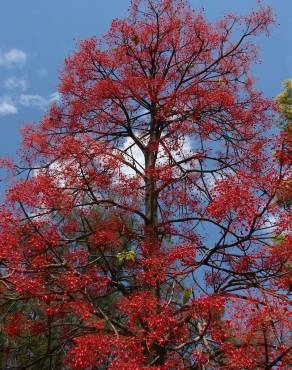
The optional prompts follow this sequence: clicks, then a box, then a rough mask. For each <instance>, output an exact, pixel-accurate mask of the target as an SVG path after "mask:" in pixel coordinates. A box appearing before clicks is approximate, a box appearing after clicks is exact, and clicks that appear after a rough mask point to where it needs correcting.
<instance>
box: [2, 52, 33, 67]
mask: <svg viewBox="0 0 292 370" xmlns="http://www.w3.org/2000/svg"><path fill="white" fill-rule="evenodd" d="M26 58H27V56H26V53H25V52H24V51H23V50H20V49H14V48H13V49H9V50H7V51H5V52H0V66H4V67H8V68H9V67H22V66H23V65H24V64H25V62H26Z"/></svg>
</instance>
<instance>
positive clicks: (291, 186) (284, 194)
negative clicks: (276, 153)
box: [277, 80, 292, 207]
mask: <svg viewBox="0 0 292 370" xmlns="http://www.w3.org/2000/svg"><path fill="white" fill-rule="evenodd" d="M283 87H284V90H283V91H282V92H281V93H280V94H279V95H278V96H277V103H278V106H279V110H280V114H281V116H282V124H281V130H282V132H281V140H282V146H283V150H282V152H281V153H282V156H281V157H280V158H279V159H280V161H284V162H287V163H289V164H291V158H292V149H291V146H292V80H286V81H284V82H283ZM291 194H292V183H291V179H289V178H288V179H287V181H286V182H284V184H283V186H282V187H281V189H279V191H278V194H277V196H278V200H279V203H280V204H281V205H282V206H284V207H290V206H291V204H292V195H291Z"/></svg>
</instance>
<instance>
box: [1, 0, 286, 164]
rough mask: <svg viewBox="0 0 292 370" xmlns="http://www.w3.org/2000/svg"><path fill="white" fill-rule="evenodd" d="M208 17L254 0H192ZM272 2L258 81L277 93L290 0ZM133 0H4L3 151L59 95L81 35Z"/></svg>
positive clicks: (246, 7) (12, 151)
mask: <svg viewBox="0 0 292 370" xmlns="http://www.w3.org/2000/svg"><path fill="white" fill-rule="evenodd" d="M190 3H191V4H192V6H193V7H196V8H202V7H203V8H204V10H205V13H206V16H207V18H209V19H210V20H213V19H217V18H219V17H221V16H223V15H224V13H226V12H227V11H235V12H239V13H247V12H248V11H250V10H251V9H252V8H255V7H256V6H257V1H256V0H236V1H235V0H220V1H219V0H217V1H216V0H191V1H190ZM262 3H263V4H269V5H271V6H272V7H273V8H274V11H275V13H276V16H277V25H276V26H274V27H273V28H272V35H271V37H270V38H268V39H264V38H259V39H258V43H259V45H260V47H261V58H262V64H260V65H256V66H255V67H254V75H255V77H256V78H257V79H258V82H257V85H258V87H259V88H260V89H262V90H263V91H264V93H265V94H266V95H267V96H270V97H272V96H275V95H276V94H277V93H278V92H279V90H280V88H281V81H282V80H283V79H286V78H290V77H292V48H291V46H292V42H291V40H292V27H291V25H292V1H290V0H263V1H262ZM128 5H129V0H106V1H105V0H82V1H81V0H50V1H39V0H25V1H20V0H1V6H0V35H1V37H0V126H1V135H0V156H12V157H15V156H16V152H17V149H18V143H19V140H20V135H19V129H20V128H21V127H22V126H23V125H24V124H25V123H26V122H32V121H33V122H35V121H38V120H40V119H41V117H42V115H43V114H44V112H45V109H46V107H47V106H48V104H49V103H50V102H51V101H52V100H53V99H54V98H55V97H56V90H57V84H58V74H59V71H60V70H61V69H62V63H63V60H64V58H65V57H66V56H67V55H68V54H69V53H71V52H72V51H73V50H74V47H75V44H76V41H77V40H80V39H84V38H87V37H89V36H92V35H97V36H99V35H101V34H102V33H103V32H105V31H106V30H107V28H108V27H109V25H110V22H111V20H112V19H113V18H117V17H123V16H124V15H125V14H126V12H127V8H128Z"/></svg>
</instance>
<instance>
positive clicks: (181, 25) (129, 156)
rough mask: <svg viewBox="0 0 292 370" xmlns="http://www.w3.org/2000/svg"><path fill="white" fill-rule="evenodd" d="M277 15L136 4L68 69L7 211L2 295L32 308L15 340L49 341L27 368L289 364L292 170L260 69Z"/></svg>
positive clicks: (28, 135) (25, 149) (30, 139)
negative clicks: (256, 67) (286, 192)
mask: <svg viewBox="0 0 292 370" xmlns="http://www.w3.org/2000/svg"><path fill="white" fill-rule="evenodd" d="M272 21H273V16H272V12H271V9H270V8H260V9H259V10H257V11H254V12H252V13H251V14H250V15H247V16H244V17H239V16H237V15H227V16H226V17H224V18H223V19H222V20H220V21H219V22H217V23H215V24H210V23H208V22H207V21H206V20H205V18H204V16H203V14H201V13H200V12H196V11H193V10H192V9H190V7H189V5H188V4H187V2H186V1H184V0H160V1H158V0H144V1H142V0H141V1H138V0H134V1H132V3H131V7H130V10H129V17H128V18H127V19H124V20H114V21H113V23H112V26H111V28H110V30H109V31H108V32H107V33H106V34H105V35H104V36H103V37H102V38H101V39H100V40H97V39H96V38H91V39H88V40H85V41H82V42H81V43H80V45H79V47H78V50H77V51H76V52H75V53H74V54H73V55H72V56H70V57H68V58H67V59H66V61H65V68H64V71H63V72H62V74H61V81H60V87H59V92H60V94H61V102H60V103H58V104H53V105H52V106H51V108H50V110H49V112H48V114H47V115H46V116H45V117H44V118H43V120H42V121H41V122H40V123H39V124H37V125H29V126H27V127H26V128H25V129H24V130H23V142H22V152H21V153H22V157H21V161H20V163H19V164H18V165H17V166H16V165H11V166H10V167H11V170H12V171H14V172H17V174H18V175H20V179H18V180H17V181H16V182H14V184H12V185H11V187H10V188H9V190H8V192H7V200H6V204H5V205H3V207H2V210H1V218H0V231H1V237H0V243H1V248H0V250H1V256H0V258H1V261H2V266H3V267H2V274H3V275H2V278H1V280H0V281H1V282H2V283H3V290H2V301H3V302H20V303H21V304H24V303H27V304H29V305H30V306H29V307H30V308H29V309H28V310H27V311H24V312H19V310H16V312H13V313H10V312H8V313H7V314H5V315H4V318H3V320H4V322H3V324H2V326H3V329H4V331H5V333H6V335H7V336H8V338H9V337H10V338H12V339H11V341H13V340H15V342H16V343H20V342H19V338H20V339H21V337H23V336H25V337H26V339H27V340H30V338H31V340H36V341H37V340H38V338H39V337H41V336H45V338H46V346H45V347H44V348H41V349H40V350H39V351H37V352H36V353H31V351H30V352H28V353H29V356H27V358H26V359H25V364H22V365H21V368H22V369H23V368H33V366H35V367H36V368H40V367H41V368H44V369H53V368H62V369H63V368H67V367H68V368H72V369H148V368H149V369H151V368H153V369H161V370H162V369H231V370H232V369H234V370H236V369H238V370H239V369H272V368H276V367H277V368H279V369H280V368H283V369H285V368H287V367H288V364H289V361H290V362H291V355H290V347H289V346H290V344H289V329H290V328H291V321H290V320H289V306H288V305H289V300H288V298H289V286H291V285H289V279H290V275H289V269H287V266H288V265H289V263H291V230H290V229H289V227H290V223H291V215H290V214H289V213H288V211H287V209H285V208H284V209H283V208H281V207H279V205H278V202H277V196H276V194H277V191H278V189H279V188H281V186H282V184H283V183H285V182H286V181H287V179H288V178H289V177H291V170H290V169H289V166H288V165H289V163H288V161H282V160H279V158H281V156H283V147H282V146H281V139H277V140H276V139H274V138H271V137H269V129H270V127H271V125H272V124H273V122H274V120H275V119H276V116H275V106H274V103H273V101H271V100H269V99H266V98H265V97H263V95H262V93H261V92H258V91H256V90H255V88H254V87H253V82H252V78H251V76H250V72H249V67H250V63H251V62H252V61H253V60H254V59H255V57H256V48H255V46H254V44H253V43H252V42H251V41H250V39H251V38H252V37H253V36H255V35H257V34H259V33H261V32H267V29H268V26H269V24H270V23H271V22H272ZM273 151H274V152H275V153H276V155H273ZM97 215H104V217H103V218H101V217H100V216H98V217H97ZM275 235H276V236H277V237H276V238H275ZM276 239H277V240H279V239H281V243H279V242H278V241H277V240H276ZM289 261H290V262H289ZM109 302H111V304H109ZM32 312H35V314H34V315H32ZM35 324H37V325H36V327H37V329H32V328H34V325H35ZM4 347H5V350H6V352H8V355H7V356H8V358H9V354H10V356H13V353H14V351H18V350H20V346H19V344H18V346H17V345H16V348H15V347H13V346H12V345H11V342H10V344H8V345H6V344H4ZM60 354H62V356H60ZM10 358H11V357H10ZM55 358H58V359H61V360H60V361H61V363H59V362H57V363H55V362H54V361H55ZM10 361H11V360H10ZM58 361H59V360H58ZM10 364H11V362H9V361H6V368H11V365H10ZM13 366H14V365H13Z"/></svg>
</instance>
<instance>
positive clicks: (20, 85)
mask: <svg viewBox="0 0 292 370" xmlns="http://www.w3.org/2000/svg"><path fill="white" fill-rule="evenodd" d="M4 87H5V88H6V89H7V90H17V89H20V90H22V91H25V90H26V89H27V81H26V79H24V78H17V77H9V78H7V79H6V80H5V81H4Z"/></svg>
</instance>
